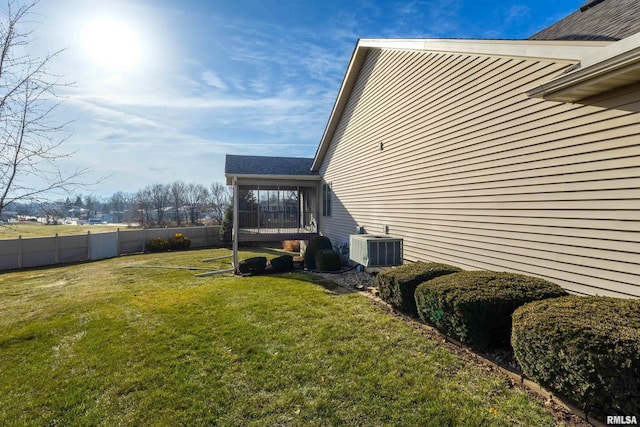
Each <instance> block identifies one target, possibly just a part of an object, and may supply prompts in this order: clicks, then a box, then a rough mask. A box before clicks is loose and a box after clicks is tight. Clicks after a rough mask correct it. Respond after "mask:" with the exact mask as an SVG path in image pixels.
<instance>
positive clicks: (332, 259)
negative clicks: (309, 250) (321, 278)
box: [316, 249, 342, 271]
mask: <svg viewBox="0 0 640 427" xmlns="http://www.w3.org/2000/svg"><path fill="white" fill-rule="evenodd" d="M341 268H342V261H341V260H340V255H338V253H337V252H335V251H334V250H333V249H320V250H319V251H317V252H316V269H318V270H319V271H338V270H340V269H341Z"/></svg>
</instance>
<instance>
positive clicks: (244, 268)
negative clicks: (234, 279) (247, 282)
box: [238, 256, 267, 276]
mask: <svg viewBox="0 0 640 427" xmlns="http://www.w3.org/2000/svg"><path fill="white" fill-rule="evenodd" d="M266 268H267V258H265V257H263V256H257V257H253V258H247V259H245V260H242V261H240V262H239V263H238V271H239V272H240V273H241V274H247V275H252V276H256V275H258V274H262V273H264V270H265V269H266Z"/></svg>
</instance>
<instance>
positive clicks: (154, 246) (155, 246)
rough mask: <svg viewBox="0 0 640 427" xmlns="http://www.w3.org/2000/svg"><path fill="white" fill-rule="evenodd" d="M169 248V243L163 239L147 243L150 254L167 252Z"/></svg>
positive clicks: (154, 239)
mask: <svg viewBox="0 0 640 427" xmlns="http://www.w3.org/2000/svg"><path fill="white" fill-rule="evenodd" d="M169 247H170V245H169V241H168V240H167V239H164V238H162V237H154V238H153V239H151V240H149V241H148V242H147V250H148V251H149V252H166V251H168V250H169Z"/></svg>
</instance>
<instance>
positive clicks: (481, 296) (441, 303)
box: [416, 271, 567, 350]
mask: <svg viewBox="0 0 640 427" xmlns="http://www.w3.org/2000/svg"><path fill="white" fill-rule="evenodd" d="M564 295H567V293H566V292H565V291H564V290H562V288H560V286H558V285H555V284H553V283H550V282H547V281H546V280H543V279H539V278H537V277H530V276H524V275H521V274H513V273H505V272H501V273H497V272H493V271H461V272H459V273H453V274H449V275H446V276H441V277H437V278H435V279H433V280H431V281H429V282H427V283H423V284H422V285H420V286H418V289H416V304H417V307H418V314H419V315H420V318H421V319H422V320H423V321H425V322H427V323H431V324H433V325H434V326H436V327H437V328H438V329H440V330H441V331H442V332H444V333H445V334H447V335H449V336H451V337H453V338H455V339H458V340H460V341H461V342H464V343H466V344H467V345H469V346H471V347H475V348H478V349H481V350H485V349H490V348H496V347H508V346H509V342H510V338H511V315H512V314H513V312H514V310H515V309H516V308H518V307H520V306H521V305H523V304H524V303H527V302H530V301H536V300H541V299H545V298H554V297H559V296H564Z"/></svg>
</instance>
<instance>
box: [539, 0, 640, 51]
mask: <svg viewBox="0 0 640 427" xmlns="http://www.w3.org/2000/svg"><path fill="white" fill-rule="evenodd" d="M638 32H640V1H638V0H589V1H586V2H585V3H583V4H582V6H580V9H579V10H577V11H576V12H574V13H572V14H571V15H569V16H567V17H566V18H564V19H561V20H560V21H558V22H556V23H555V24H553V25H551V26H550V27H548V28H545V29H544V30H542V31H540V32H538V33H536V34H534V35H532V36H531V37H529V39H530V40H602V41H616V40H621V39H624V38H626V37H629V36H632V35H634V34H636V33H638Z"/></svg>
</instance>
